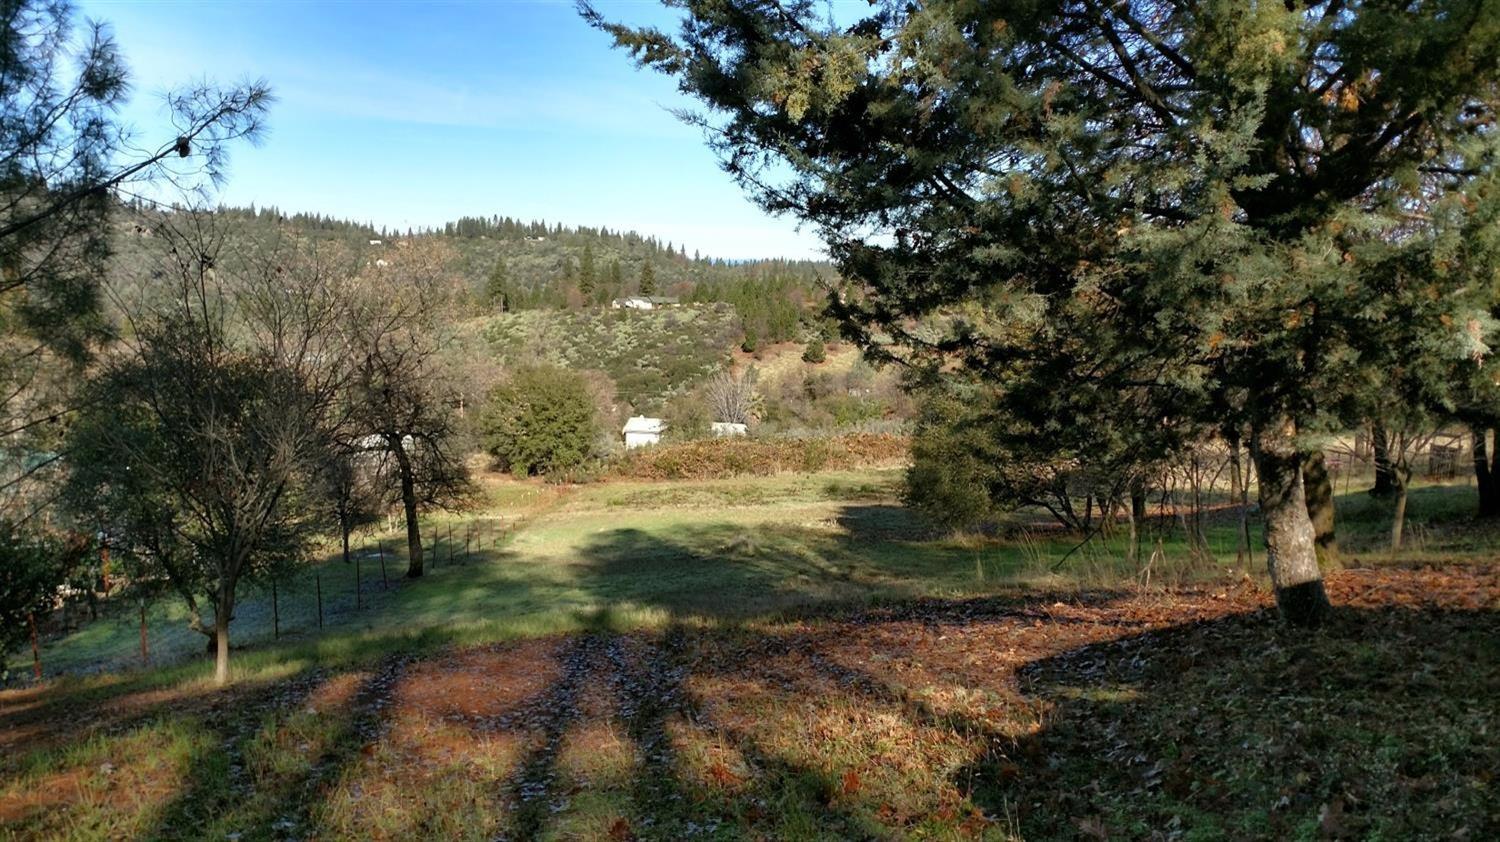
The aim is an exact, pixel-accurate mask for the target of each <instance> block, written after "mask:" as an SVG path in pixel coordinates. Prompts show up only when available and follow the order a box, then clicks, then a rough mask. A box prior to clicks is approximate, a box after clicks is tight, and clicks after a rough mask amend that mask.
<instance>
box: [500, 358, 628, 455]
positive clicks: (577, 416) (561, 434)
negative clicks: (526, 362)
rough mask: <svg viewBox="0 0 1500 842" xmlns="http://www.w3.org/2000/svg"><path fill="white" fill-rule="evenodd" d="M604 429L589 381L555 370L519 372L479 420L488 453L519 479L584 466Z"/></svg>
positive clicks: (537, 367) (576, 375) (502, 387)
mask: <svg viewBox="0 0 1500 842" xmlns="http://www.w3.org/2000/svg"><path fill="white" fill-rule="evenodd" d="M599 429H600V428H599V419H598V414H597V412H596V410H595V406H594V397H593V394H592V393H591V391H590V389H589V383H588V381H587V380H586V379H585V378H584V377H583V376H582V375H580V374H578V373H576V372H573V371H569V370H567V369H564V368H558V367H556V366H533V367H529V368H523V369H520V370H518V371H516V372H515V373H514V374H513V375H511V377H510V380H509V381H507V382H506V383H504V384H503V385H501V386H500V387H499V388H497V389H496V390H495V391H494V392H493V393H492V394H491V395H490V398H489V401H488V403H486V405H485V408H484V410H483V414H482V416H481V418H480V436H481V441H482V443H483V445H484V448H485V450H487V451H489V453H490V454H491V455H492V456H494V457H495V459H496V461H498V462H499V463H500V465H501V467H503V468H504V469H505V470H508V471H510V472H511V473H512V474H515V475H517V476H531V475H535V474H547V473H551V472H554V471H566V470H570V469H575V468H577V467H579V466H581V465H582V464H583V463H584V462H586V461H587V460H588V459H589V457H590V456H591V455H592V452H593V446H594V442H595V440H596V439H597V438H598V437H599Z"/></svg>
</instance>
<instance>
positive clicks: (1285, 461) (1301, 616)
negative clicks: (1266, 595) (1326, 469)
mask: <svg viewBox="0 0 1500 842" xmlns="http://www.w3.org/2000/svg"><path fill="white" fill-rule="evenodd" d="M1293 429H1294V428H1293V426H1292V423H1291V421H1290V420H1289V419H1286V420H1282V421H1281V422H1280V423H1277V424H1272V425H1267V426H1264V427H1259V426H1257V427H1255V428H1252V429H1251V431H1250V456H1251V458H1252V459H1254V460H1255V469H1256V473H1257V474H1259V477H1260V510H1261V514H1262V516H1263V517H1264V518H1265V523H1266V527H1265V531H1266V565H1267V567H1268V568H1269V569H1270V572H1271V584H1272V586H1273V587H1275V589H1276V607H1277V608H1278V609H1280V611H1281V616H1282V618H1283V619H1284V620H1286V621H1287V622H1288V623H1290V624H1292V625H1295V626H1315V625H1317V624H1318V623H1320V622H1322V620H1323V618H1324V616H1325V615H1326V614H1327V613H1328V610H1329V605H1328V594H1327V593H1326V592H1325V591H1324V589H1323V571H1322V570H1320V569H1319V568H1318V556H1317V550H1316V541H1317V535H1316V533H1315V532H1314V530H1313V525H1312V520H1311V519H1310V518H1309V517H1308V516H1307V498H1306V495H1305V493H1304V491H1303V488H1302V454H1301V453H1299V452H1298V451H1297V447H1296V443H1295V442H1294V440H1293V436H1292V433H1293Z"/></svg>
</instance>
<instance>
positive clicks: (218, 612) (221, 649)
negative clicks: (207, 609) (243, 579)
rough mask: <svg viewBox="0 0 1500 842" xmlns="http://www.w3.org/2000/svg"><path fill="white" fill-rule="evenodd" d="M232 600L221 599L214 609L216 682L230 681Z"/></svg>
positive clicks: (222, 684) (220, 684) (222, 683)
mask: <svg viewBox="0 0 1500 842" xmlns="http://www.w3.org/2000/svg"><path fill="white" fill-rule="evenodd" d="M231 609H232V602H231V601H230V600H228V599H220V600H219V605H218V606H217V607H216V608H215V609H214V683H215V684H217V685H219V686H220V687H222V686H224V685H225V684H228V683H229V612H230V610H231Z"/></svg>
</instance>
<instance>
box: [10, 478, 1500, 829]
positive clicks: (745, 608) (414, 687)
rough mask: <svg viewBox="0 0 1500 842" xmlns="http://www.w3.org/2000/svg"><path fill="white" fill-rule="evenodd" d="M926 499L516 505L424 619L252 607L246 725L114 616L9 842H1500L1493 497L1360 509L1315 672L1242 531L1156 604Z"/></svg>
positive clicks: (160, 619) (1441, 494)
mask: <svg viewBox="0 0 1500 842" xmlns="http://www.w3.org/2000/svg"><path fill="white" fill-rule="evenodd" d="M900 478H901V471H900V469H899V468H886V469H866V470H860V471H846V472H825V473H819V474H795V475H794V474H786V475H779V476H773V477H746V478H736V479H723V480H706V481H691V482H690V481H674V482H635V481H609V482H600V483H595V484H589V485H581V486H559V485H547V484H543V483H531V482H517V481H513V480H510V479H506V478H502V477H498V476H491V475H486V476H485V477H484V478H483V481H484V488H485V495H486V502H485V504H484V505H483V506H481V507H480V508H479V509H477V510H475V511H472V512H468V513H464V514H462V515H457V516H452V517H435V518H433V519H432V520H431V521H430V522H428V523H426V524H425V526H426V529H427V533H426V534H427V536H428V537H429V538H430V539H431V541H432V542H433V543H432V557H431V558H430V560H429V564H430V572H429V573H428V575H427V576H425V577H424V578H422V579H421V580H417V581H408V580H405V579H403V578H401V573H402V572H403V571H404V568H405V555H404V551H403V549H402V546H403V543H404V542H403V541H402V539H401V535H400V534H399V533H397V532H389V533H386V532H379V533H373V534H370V535H368V536H360V538H359V539H358V540H356V542H355V547H356V549H357V550H358V551H359V556H360V569H359V576H360V580H361V585H362V587H361V590H360V595H359V599H358V605H356V599H355V592H354V588H353V584H354V576H355V572H354V570H353V569H352V568H351V567H350V566H346V565H345V564H344V563H343V562H342V561H341V560H339V559H338V558H337V555H336V554H331V555H330V557H329V558H328V559H327V560H325V561H323V562H321V563H319V564H316V565H313V566H311V567H310V569H309V570H308V571H307V572H306V573H305V574H303V575H302V576H300V577H298V578H297V579H295V580H291V581H286V582H282V583H280V585H279V586H278V592H277V606H276V613H277V614H278V615H279V625H280V636H279V639H273V628H272V613H273V611H272V606H271V598H270V594H269V592H268V591H263V590H261V589H255V590H252V591H250V592H248V593H247V594H246V597H245V599H244V601H243V603H242V607H241V608H240V610H239V613H238V615H237V617H236V620H235V625H234V640H235V643H236V646H237V649H236V651H235V654H234V658H233V665H234V681H233V683H232V684H231V685H230V686H229V687H228V688H225V689H215V688H213V687H212V686H211V684H210V683H209V675H210V666H209V665H208V664H207V663H206V662H205V661H204V660H203V659H200V658H196V657H194V655H195V653H196V652H197V650H199V649H201V647H202V642H201V638H200V637H199V636H198V635H196V634H194V633H192V632H189V631H187V630H185V629H184V628H183V627H182V626H183V617H182V615H181V609H180V608H179V607H178V606H176V605H175V604H174V603H172V602H170V601H162V602H160V603H158V604H156V605H153V606H151V607H150V609H149V611H148V622H149V628H150V632H151V648H152V658H153V666H152V667H151V668H150V669H143V668H141V667H139V665H138V664H139V657H140V656H139V626H138V622H139V615H138V610H139V609H138V606H135V605H123V604H122V605H114V606H107V607H106V608H105V612H104V617H103V618H102V619H100V620H98V621H95V622H92V623H83V624H81V625H80V627H79V628H78V629H77V630H76V631H73V632H71V633H68V634H64V635H59V636H56V637H54V638H52V639H50V640H48V641H47V644H46V646H45V647H44V649H43V652H42V656H43V661H44V665H45V666H46V669H47V671H48V673H49V675H51V676H61V677H58V678H54V679H52V680H50V681H48V682H46V683H43V684H41V685H37V686H32V687H18V688H16V689H11V690H4V691H0V838H67V839H119V838H143V839H156V838H166V839H173V838H178V839H208V838H219V839H225V838H229V839H310V838H324V839H328V838H349V839H405V838H414V837H418V836H425V837H435V838H472V839H496V838H505V839H683V838H713V839H829V838H855V839H895V838H936V839H959V838H987V839H1019V838H1027V839H1050V838H1081V839H1104V838H1185V839H1186V838H1199V839H1210V838H1225V837H1237V838H1247V837H1255V838H1321V837H1351V838H1389V839H1408V838H1439V837H1441V838H1449V837H1450V836H1451V835H1452V834H1453V833H1454V832H1459V831H1462V832H1463V833H1466V834H1468V837H1469V838H1486V837H1488V836H1492V835H1493V834H1492V833H1490V832H1489V831H1493V830H1496V827H1495V818H1494V810H1493V809H1492V806H1493V803H1494V798H1495V796H1494V793H1493V777H1492V774H1493V764H1492V763H1489V762H1487V761H1486V760H1485V758H1491V759H1492V758H1493V757H1494V756H1495V753H1496V752H1497V751H1500V743H1497V742H1496V740H1497V738H1500V729H1497V727H1496V726H1497V723H1496V721H1495V716H1494V714H1495V711H1494V709H1493V705H1492V704H1489V703H1487V702H1485V700H1486V699H1493V698H1494V697H1495V695H1496V694H1497V693H1500V651H1497V649H1496V646H1497V641H1500V624H1497V619H1496V618H1497V616H1500V615H1497V609H1500V578H1497V575H1496V567H1495V564H1494V562H1495V560H1496V555H1497V548H1500V541H1497V540H1496V537H1497V536H1496V534H1495V532H1493V531H1487V530H1481V529H1477V528H1475V527H1474V526H1473V525H1472V524H1471V523H1470V522H1469V519H1468V513H1469V508H1470V507H1472V505H1473V492H1472V489H1469V488H1468V487H1466V486H1464V485H1461V484H1459V485H1432V486H1425V487H1421V488H1419V489H1417V490H1416V491H1415V492H1414V494H1413V497H1412V501H1411V504H1410V515H1411V525H1410V526H1409V527H1408V536H1409V538H1410V541H1411V543H1410V544H1409V546H1408V548H1407V549H1406V550H1404V551H1403V552H1401V553H1399V554H1395V555H1392V554H1391V553H1389V552H1388V551H1387V550H1385V549H1384V548H1383V547H1384V539H1385V534H1386V528H1387V523H1386V520H1385V517H1386V515H1385V509H1384V507H1383V506H1381V505H1379V504H1377V503H1375V502H1373V501H1370V500H1369V498H1368V497H1367V496H1365V495H1363V494H1361V493H1359V492H1357V491H1355V492H1351V493H1349V494H1347V495H1344V496H1342V497H1341V498H1340V499H1339V506H1340V515H1341V517H1342V520H1341V530H1342V533H1341V534H1342V536H1343V540H1344V545H1345V551H1346V552H1345V557H1346V563H1347V564H1348V566H1349V567H1351V568H1353V569H1351V570H1348V571H1345V572H1341V573H1336V574H1334V575H1333V576H1332V577H1331V578H1330V588H1331V591H1332V594H1333V597H1334V600H1335V604H1336V605H1337V606H1338V610H1337V614H1336V617H1335V619H1334V621H1333V622H1332V623H1331V624H1330V625H1329V626H1328V627H1327V628H1326V629H1324V630H1323V631H1321V632H1319V633H1318V634H1317V635H1315V636H1314V637H1313V638H1312V639H1311V640H1304V639H1299V638H1296V637H1294V636H1292V635H1289V634H1288V633H1287V632H1286V631H1285V630H1284V629H1282V628H1281V627H1280V626H1279V624H1277V623H1276V622H1275V619H1274V609H1272V608H1271V606H1270V600H1269V594H1268V590H1267V589H1266V588H1265V587H1264V583H1263V582H1262V580H1261V579H1262V575H1261V573H1260V572H1259V571H1260V565H1261V564H1262V563H1263V559H1262V558H1261V557H1260V556H1259V550H1258V548H1257V551H1256V556H1255V558H1254V559H1252V560H1251V563H1249V564H1247V565H1244V566H1243V567H1242V566H1240V565H1239V563H1238V562H1237V560H1236V557H1235V546H1234V532H1235V524H1236V519H1235V517H1234V514H1233V513H1232V512H1231V511H1229V510H1227V509H1226V510H1222V511H1217V512H1215V513H1213V514H1212V515H1211V516H1210V517H1209V519H1208V525H1207V528H1206V529H1205V532H1206V537H1207V548H1208V550H1209V552H1207V553H1204V552H1201V551H1200V552H1196V553H1195V552H1190V551H1189V548H1188V545H1187V544H1186V543H1185V542H1184V541H1183V539H1182V537H1181V530H1180V529H1179V528H1176V527H1175V525H1174V521H1173V520H1172V519H1171V518H1168V517H1162V518H1160V519H1158V520H1153V523H1157V524H1159V525H1161V526H1162V527H1163V530H1164V531H1162V533H1161V534H1160V535H1159V536H1156V535H1155V533H1153V536H1154V537H1160V544H1159V545H1158V544H1156V542H1155V541H1154V540H1152V541H1150V542H1148V545H1149V546H1151V547H1153V548H1157V547H1159V550H1158V557H1157V559H1156V560H1155V561H1153V562H1152V563H1151V564H1150V572H1149V577H1148V575H1147V572H1146V570H1144V569H1142V567H1140V566H1138V565H1135V564H1132V563H1127V562H1126V561H1125V547H1124V540H1125V539H1124V536H1123V535H1120V534H1116V535H1113V536H1110V537H1107V538H1102V537H1101V538H1095V539H1094V540H1092V541H1090V542H1087V543H1085V544H1083V545H1080V544H1079V539H1078V537H1076V536H1071V535H1066V534H1063V533H1060V532H1058V531H1056V530H1054V529H1052V528H1050V527H1049V526H1048V524H1047V523H1046V522H1045V521H1044V520H1041V519H1039V518H1037V517H1035V516H1033V515H1024V516H1017V517H1016V518H1015V520H1014V521H1013V522H1010V523H1007V524H1003V525H1002V527H1001V528H1000V529H999V530H998V531H997V532H996V533H995V534H992V535H985V536H960V537H950V536H943V535H939V534H936V533H934V532H933V531H931V530H930V529H929V528H928V527H926V526H925V525H924V524H923V523H922V522H921V521H919V520H918V519H917V518H916V517H915V516H914V515H913V514H912V513H911V512H909V511H908V510H907V509H905V508H904V507H903V506H902V505H901V503H900V499H899V490H900ZM1166 527H1171V528H1170V529H1169V530H1168V529H1166ZM450 528H451V534H452V536H453V537H452V539H451V540H450V538H449V535H450ZM466 538H467V541H466ZM1256 538H1257V540H1258V535H1257V536H1256ZM382 543H383V547H384V556H385V564H386V569H387V570H386V574H387V575H386V577H385V579H384V581H383V580H382V577H381V575H380V569H379V558H380V555H381V553H380V551H378V550H376V547H378V546H381V545H382ZM1148 578H1149V581H1148ZM318 587H321V589H322V593H323V608H324V610H323V615H324V616H323V627H322V629H321V630H319V628H318V625H317V616H316V603H315V601H314V599H313V597H314V592H315V589H316V588H318ZM1288 694H1290V695H1288ZM1271 763H1274V764H1276V765H1277V766H1278V767H1281V768H1290V769H1293V770H1295V771H1294V772H1293V773H1292V774H1291V776H1290V777H1285V776H1280V775H1269V774H1266V772H1265V768H1266V764H1271Z"/></svg>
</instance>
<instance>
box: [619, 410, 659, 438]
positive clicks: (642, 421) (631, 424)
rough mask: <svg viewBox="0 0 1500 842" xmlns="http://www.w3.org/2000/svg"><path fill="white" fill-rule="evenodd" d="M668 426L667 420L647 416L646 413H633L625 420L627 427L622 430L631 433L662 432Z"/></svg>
mask: <svg viewBox="0 0 1500 842" xmlns="http://www.w3.org/2000/svg"><path fill="white" fill-rule="evenodd" d="M666 428H667V422H665V421H663V420H661V419H660V418H647V417H646V416H644V415H632V416H630V420H629V421H626V422H625V429H623V430H621V431H620V432H622V433H625V434H627V435H628V434H630V433H661V432H662V431H663V430H665V429H666Z"/></svg>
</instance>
